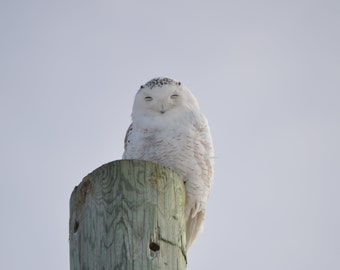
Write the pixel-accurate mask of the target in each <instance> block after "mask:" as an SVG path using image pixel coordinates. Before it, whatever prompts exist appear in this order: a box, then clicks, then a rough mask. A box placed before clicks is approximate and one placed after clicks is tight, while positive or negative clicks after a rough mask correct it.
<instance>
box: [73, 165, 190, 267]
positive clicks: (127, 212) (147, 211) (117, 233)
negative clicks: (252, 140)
mask: <svg viewBox="0 0 340 270" xmlns="http://www.w3.org/2000/svg"><path fill="white" fill-rule="evenodd" d="M184 213H185V189H184V185H183V181H182V179H181V178H180V177H179V176H178V175H177V174H176V173H175V172H173V171H171V170H170V169H168V168H165V167H163V166H160V165H158V164H154V163H151V162H146V161H140V160H119V161H114V162H110V163H108V164H105V165H103V166H101V167H100V168H98V169H96V170H95V171H93V172H92V173H91V174H89V175H88V176H86V177H85V178H84V179H83V181H82V182H81V183H80V184H79V185H78V186H77V187H76V188H75V189H74V191H73V192H72V195H71V199H70V224H69V236H70V266H71V270H86V269H89V270H97V269H98V270H103V269H105V270H109V269H110V270H111V269H127V270H132V269H136V270H137V269H138V270H141V269H171V270H174V269H176V270H177V269H179V270H182V269H186V250H185V246H186V241H185V217H184Z"/></svg>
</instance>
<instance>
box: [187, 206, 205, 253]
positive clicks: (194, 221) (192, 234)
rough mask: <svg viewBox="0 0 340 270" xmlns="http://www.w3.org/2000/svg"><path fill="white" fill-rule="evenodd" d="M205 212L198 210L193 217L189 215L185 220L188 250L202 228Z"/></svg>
mask: <svg viewBox="0 0 340 270" xmlns="http://www.w3.org/2000/svg"><path fill="white" fill-rule="evenodd" d="M204 216H205V212H204V211H200V212H198V213H197V214H196V215H195V216H194V217H192V215H189V216H188V217H187V222H186V227H187V228H186V238H187V250H189V248H190V246H191V245H192V243H193V242H194V241H195V239H196V237H197V235H198V233H199V232H200V231H201V230H202V229H203V222H204Z"/></svg>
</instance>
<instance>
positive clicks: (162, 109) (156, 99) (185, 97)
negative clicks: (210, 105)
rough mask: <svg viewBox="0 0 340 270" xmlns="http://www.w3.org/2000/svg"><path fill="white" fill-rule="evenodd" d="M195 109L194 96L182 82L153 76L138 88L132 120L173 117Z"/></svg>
mask: <svg viewBox="0 0 340 270" xmlns="http://www.w3.org/2000/svg"><path fill="white" fill-rule="evenodd" d="M196 110H199V105H198V103H197V101H196V98H195V97H194V96H193V95H192V94H191V92H190V90H189V89H188V88H186V87H185V86H184V85H183V84H181V83H180V82H178V81H175V80H173V79H169V78H164V77H163V78H155V79H152V80H150V81H148V82H147V83H146V84H144V85H142V86H141V87H140V89H139V90H138V92H137V94H136V97H135V101H134V104H133V110H132V120H135V119H137V118H139V117H152V118H158V117H162V118H166V117H169V116H171V117H174V116H180V115H183V113H185V112H188V111H196Z"/></svg>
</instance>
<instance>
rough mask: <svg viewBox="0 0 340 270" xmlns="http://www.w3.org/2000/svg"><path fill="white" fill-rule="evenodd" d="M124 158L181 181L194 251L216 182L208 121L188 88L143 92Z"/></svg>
mask: <svg viewBox="0 0 340 270" xmlns="http://www.w3.org/2000/svg"><path fill="white" fill-rule="evenodd" d="M123 158H124V159H140V160H147V161H152V162H155V163H159V164H161V165H163V166H166V167H168V168H170V169H173V170H174V171H176V172H177V173H178V174H179V175H180V176H182V178H183V181H184V183H185V188H186V197H187V199H186V225H187V247H188V248H189V247H190V245H191V244H192V242H193V241H194V239H195V238H196V236H197V234H198V232H199V231H200V230H201V228H202V226H203V221H204V216H205V210H206V204H207V200H208V197H209V194H210V189H211V185H212V179H213V145H212V140H211V136H210V131H209V126H208V123H207V120H206V118H205V117H204V116H203V115H202V113H201V112H200V110H199V106H198V103H197V101H196V99H195V97H194V96H193V95H192V94H191V92H190V91H189V90H188V89H187V88H186V87H185V86H183V85H182V84H181V83H179V82H176V81H174V80H172V79H168V78H156V79H153V80H151V81H149V82H148V83H146V84H145V85H143V86H141V88H140V90H139V91H138V92H137V94H136V97H135V101H134V105H133V110H132V124H131V125H130V127H129V129H128V132H127V135H126V138H125V152H124V154H123Z"/></svg>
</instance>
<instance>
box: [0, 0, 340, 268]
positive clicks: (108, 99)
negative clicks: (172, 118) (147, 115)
mask: <svg viewBox="0 0 340 270" xmlns="http://www.w3.org/2000/svg"><path fill="white" fill-rule="evenodd" d="M339 14H340V2H339V1H338V0H334V1H330V0H322V1H321V0H320V1H313V0H308V1H307V0H305V1H303V0H294V1H290V0H280V1H260V0H253V1H250V0H238V1H228V0H221V1H214V0H211V1H193V0H192V1H179V0H172V1H168V2H165V1H108V0H97V1H89V0H82V1H80V0H77V1H76V0H69V1H65V0H58V1H56V0H51V1H43V0H41V1H38V0H36V1H35V0H31V1H27V0H26V1H24V0H22V1H18V0H0V38H1V42H0V125H1V132H0V169H1V170H0V172H1V180H0V213H1V221H0V269H7V270H12V269H15V270H17V269H18V270H19V269H27V270H31V269H32V270H33V269H49V270H60V269H69V255H68V251H69V244H68V219H69V198H70V195H71V192H72V190H73V188H74V187H75V186H76V185H78V184H79V183H80V181H81V180H82V178H83V177H84V176H86V175H87V174H88V173H90V172H91V171H93V170H94V169H96V168H97V167H99V166H100V165H102V164H104V163H107V162H109V161H113V160H117V159H120V158H121V155H122V153H123V140H124V135H125V131H126V129H127V127H128V126H129V124H130V113H131V109H132V103H133V99H134V95H135V93H136V91H137V90H138V88H139V86H140V85H142V84H144V83H145V82H147V81H148V80H150V79H152V78H154V77H158V76H168V77H171V78H174V79H177V80H180V81H181V82H182V83H183V84H185V85H186V86H188V87H189V88H190V89H191V91H192V92H193V94H194V95H195V96H196V97H197V99H198V101H199V103H200V106H201V109H202V111H203V113H204V114H205V115H206V117H207V118H208V121H209V124H210V128H211V132H212V136H213V139H214V144H215V149H216V157H217V158H216V168H215V171H216V173H215V182H214V187H213V191H212V194H211V197H210V201H209V204H208V211H207V218H206V223H205V229H204V231H203V233H201V235H200V236H199V237H198V239H197V241H196V243H195V244H194V245H193V247H192V249H191V250H190V251H189V254H188V267H187V269H188V270H203V269H232V270H249V269H253V270H273V269H275V270H281V269H282V270H287V269H289V270H295V269H296V270H307V269H308V270H320V269H327V270H337V269H340V209H339V208H340V196H339V191H340V154H339V153H340V142H339V141H340V140H339V138H340V53H339V48H340V31H339V26H340V16H339Z"/></svg>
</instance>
